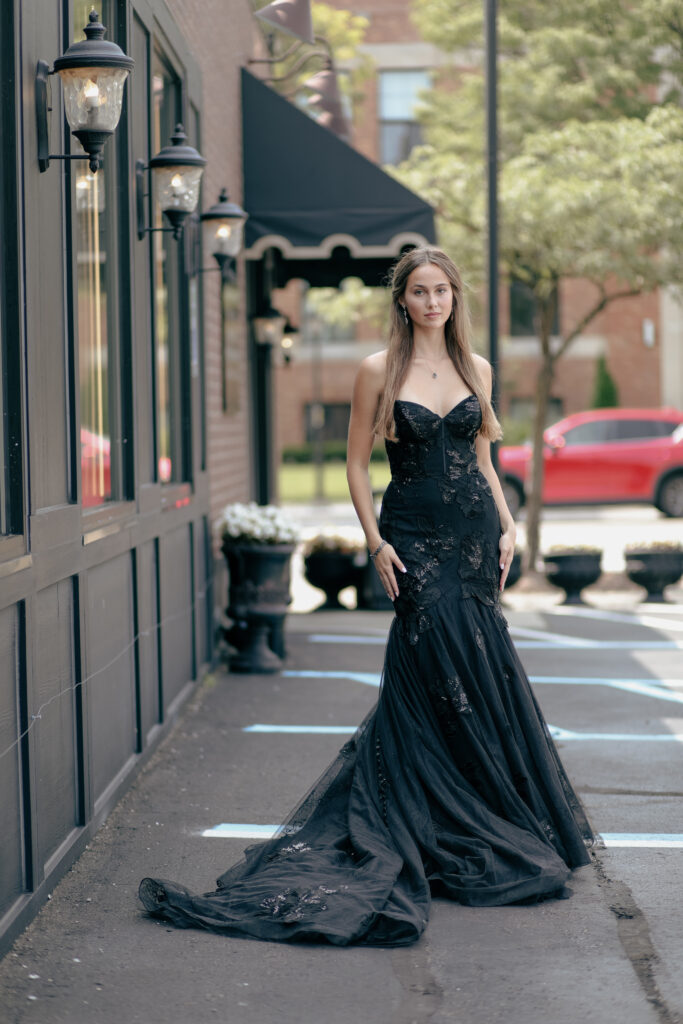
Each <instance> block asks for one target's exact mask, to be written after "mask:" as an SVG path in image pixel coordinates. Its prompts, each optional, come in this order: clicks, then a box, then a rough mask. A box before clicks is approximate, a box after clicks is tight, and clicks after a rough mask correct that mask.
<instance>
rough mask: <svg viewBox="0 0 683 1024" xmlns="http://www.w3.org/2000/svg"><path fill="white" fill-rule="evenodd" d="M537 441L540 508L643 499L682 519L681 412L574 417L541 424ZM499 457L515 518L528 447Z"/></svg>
mask: <svg viewBox="0 0 683 1024" xmlns="http://www.w3.org/2000/svg"><path fill="white" fill-rule="evenodd" d="M544 439H545V445H544V449H543V455H544V461H545V474H544V484H543V503H544V504H546V505H588V504H603V503H605V504H606V503H611V502H648V503H651V504H653V505H655V506H656V507H657V508H658V509H660V510H661V511H662V512H664V513H665V515H667V516H683V412H678V410H676V409H593V410H591V411H590V412H577V413H574V414H573V415H572V416H567V417H566V418H565V419H563V420H560V422H559V423H555V424H554V425H553V426H552V427H548V429H547V430H546V431H545V434H544ZM498 458H499V466H500V476H501V479H502V480H503V487H504V491H505V496H506V498H507V499H508V500H509V504H510V510H511V511H512V512H513V514H514V513H515V511H516V510H517V509H519V507H520V505H523V504H524V488H525V484H526V481H527V477H528V476H529V475H530V473H531V445H529V444H526V445H517V446H515V447H502V448H501V449H500V451H499V453H498Z"/></svg>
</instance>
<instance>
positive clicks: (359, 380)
mask: <svg viewBox="0 0 683 1024" xmlns="http://www.w3.org/2000/svg"><path fill="white" fill-rule="evenodd" d="M386 368H387V354H386V352H385V351H382V352H373V354H372V355H371V356H366V357H365V359H363V360H362V361H361V362H360V364H359V366H358V372H357V373H356V389H357V390H360V391H362V392H363V393H365V394H375V395H379V394H380V393H381V391H382V390H383V389H384V378H385V376H386Z"/></svg>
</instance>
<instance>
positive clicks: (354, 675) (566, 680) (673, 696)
mask: <svg viewBox="0 0 683 1024" xmlns="http://www.w3.org/2000/svg"><path fill="white" fill-rule="evenodd" d="M282 675H283V676H288V677H289V678H290V679H348V680H349V681H350V682H354V683H363V684H364V685H365V686H379V685H380V681H381V676H380V674H379V673H377V672H344V671H343V670H341V671H340V670H335V671H327V670H320V671H316V670H315V669H301V670H299V671H297V670H294V669H288V670H286V671H285V672H283V673H282ZM529 681H530V682H532V683H535V684H539V685H545V684H549V685H556V686H608V687H611V688H612V689H614V690H624V691H625V692H626V693H636V694H639V695H640V696H641V697H653V698H654V699H655V700H666V701H672V702H673V703H674V704H683V693H676V692H675V690H672V689H669V687H683V679H612V678H609V677H607V676H529Z"/></svg>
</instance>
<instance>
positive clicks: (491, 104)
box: [484, 0, 498, 468]
mask: <svg viewBox="0 0 683 1024" xmlns="http://www.w3.org/2000/svg"><path fill="white" fill-rule="evenodd" d="M484 4H485V40H486V158H487V159H486V164H487V175H486V178H487V200H488V201H487V214H488V309H489V324H488V326H489V362H490V363H491V370H492V373H493V394H492V396H491V397H492V401H493V406H494V408H496V407H497V404H498V103H497V84H498V73H497V70H498V69H497V64H496V57H497V50H498V43H497V31H496V15H497V10H496V7H497V0H484ZM496 456H497V453H496V446H495V445H494V446H493V449H492V458H493V463H494V466H496V462H497V457H496ZM496 468H497V467H496Z"/></svg>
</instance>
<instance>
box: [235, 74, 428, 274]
mask: <svg viewBox="0 0 683 1024" xmlns="http://www.w3.org/2000/svg"><path fill="white" fill-rule="evenodd" d="M242 117H243V159H244V208H245V209H246V210H247V212H248V214H249V220H248V221H247V223H246V228H245V234H246V238H245V242H246V256H247V258H248V259H249V258H251V259H258V258H260V257H261V256H262V254H263V252H264V251H265V250H266V249H269V248H276V249H279V250H280V252H281V255H282V257H283V258H284V260H285V261H292V262H294V261H296V262H297V263H300V262H301V261H308V260H324V259H328V258H329V257H330V256H331V255H332V253H333V251H334V250H338V249H340V248H344V249H348V252H349V256H350V259H351V260H363V261H365V260H379V261H381V262H382V263H384V261H386V259H387V258H396V257H397V256H399V255H400V253H401V251H402V249H403V248H404V247H406V246H409V245H430V244H433V243H434V241H435V233H434V211H433V210H432V207H431V206H429V204H428V203H425V202H424V200H422V199H420V198H419V197H418V196H416V195H415V194H414V193H413V192H411V191H410V190H409V189H407V188H405V187H404V186H403V185H401V184H400V183H399V182H398V181H395V180H394V179H393V178H391V177H390V176H389V175H388V174H385V172H384V171H383V170H382V169H381V168H380V167H378V166H377V165H376V164H374V163H372V161H370V160H368V159H366V157H364V156H362V155H361V154H360V153H358V152H356V150H355V149H353V148H352V147H351V146H349V145H347V144H346V143H345V142H342V140H341V139H339V138H337V136H336V135H333V133H332V132H330V131H328V129H327V128H323V127H321V126H320V125H318V124H316V123H315V121H313V120H312V118H310V117H308V115H307V114H304V113H303V112H302V111H301V110H298V109H297V108H296V107H295V106H294V105H293V104H292V103H290V102H289V101H288V100H286V99H283V97H282V96H279V95H278V93H276V92H274V91H273V90H272V89H270V88H269V87H268V86H267V85H264V83H263V82H261V81H260V80H259V79H258V78H255V77H254V76H253V75H252V74H250V73H249V72H248V71H245V70H244V69H243V70H242Z"/></svg>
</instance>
